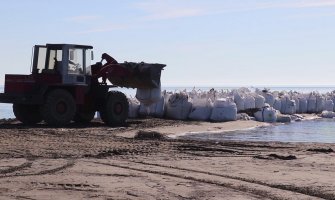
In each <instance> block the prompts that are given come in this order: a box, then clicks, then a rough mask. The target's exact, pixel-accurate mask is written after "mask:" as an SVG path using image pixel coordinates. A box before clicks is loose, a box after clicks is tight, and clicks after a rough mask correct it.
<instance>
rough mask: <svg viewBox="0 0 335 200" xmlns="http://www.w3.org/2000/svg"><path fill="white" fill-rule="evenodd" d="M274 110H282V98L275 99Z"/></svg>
mask: <svg viewBox="0 0 335 200" xmlns="http://www.w3.org/2000/svg"><path fill="white" fill-rule="evenodd" d="M273 108H274V109H276V110H281V100H280V98H278V97H277V98H275V100H274V103H273Z"/></svg>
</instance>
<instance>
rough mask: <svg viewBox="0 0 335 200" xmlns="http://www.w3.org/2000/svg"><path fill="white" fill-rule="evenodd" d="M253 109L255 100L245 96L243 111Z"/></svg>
mask: <svg viewBox="0 0 335 200" xmlns="http://www.w3.org/2000/svg"><path fill="white" fill-rule="evenodd" d="M255 107H256V105H255V98H254V97H253V96H251V95H248V96H246V97H245V99H244V109H245V110H247V109H253V108H255Z"/></svg>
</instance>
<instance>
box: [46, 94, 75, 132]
mask: <svg viewBox="0 0 335 200" xmlns="http://www.w3.org/2000/svg"><path fill="white" fill-rule="evenodd" d="M75 114H76V102H75V101H74V99H73V97H72V95H71V94H70V93H69V92H67V91H66V90H62V89H56V90H54V91H51V92H50V93H49V94H48V95H47V97H46V99H45V104H44V105H43V106H41V115H42V117H43V119H44V121H45V122H46V123H48V124H50V125H54V126H64V125H67V124H69V123H70V122H71V120H72V119H73V118H74V116H75Z"/></svg>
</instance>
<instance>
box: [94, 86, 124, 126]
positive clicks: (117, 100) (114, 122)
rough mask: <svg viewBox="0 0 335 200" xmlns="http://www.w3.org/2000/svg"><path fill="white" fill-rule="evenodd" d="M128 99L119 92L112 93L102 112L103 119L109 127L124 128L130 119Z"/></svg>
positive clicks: (109, 94)
mask: <svg viewBox="0 0 335 200" xmlns="http://www.w3.org/2000/svg"><path fill="white" fill-rule="evenodd" d="M128 110H129V104H128V99H127V97H126V96H125V95H124V94H123V93H122V92H119V91H111V92H109V93H108V95H107V97H106V102H105V103H104V106H103V107H102V109H101V110H100V116H101V119H102V120H103V121H104V122H105V123H106V124H107V125H109V126H122V125H124V124H125V121H126V120H127V118H128Z"/></svg>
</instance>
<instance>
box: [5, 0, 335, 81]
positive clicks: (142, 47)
mask: <svg viewBox="0 0 335 200" xmlns="http://www.w3.org/2000/svg"><path fill="white" fill-rule="evenodd" d="M0 2H1V7H0V25H1V29H0V33H1V36H2V37H1V38H0V43H1V47H2V48H1V49H2V50H1V51H0V52H1V61H2V62H1V74H0V81H1V84H0V85H2V83H3V81H4V74H6V73H29V71H30V58H31V48H32V46H33V45H35V44H45V43H78V44H89V45H92V46H94V49H95V58H96V60H95V61H98V60H100V59H99V57H100V55H101V54H102V52H107V53H109V54H110V55H112V56H114V57H115V59H117V60H118V61H120V62H122V61H137V62H140V61H145V62H159V63H164V64H167V67H166V69H165V70H164V72H163V73H162V84H163V85H164V86H176V85H177V86H179V85H181V86H200V85H205V86H218V85H220V86H232V85H235V86H236V85H243V86H257V85H335V78H334V76H335V0H272V1H271V0H206V1H204V0H138V1H135V0H90V1H88V0H66V1H65V0H48V1H46V0H30V1H23V0H20V1H19V0H7V1H6V0H0Z"/></svg>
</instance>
